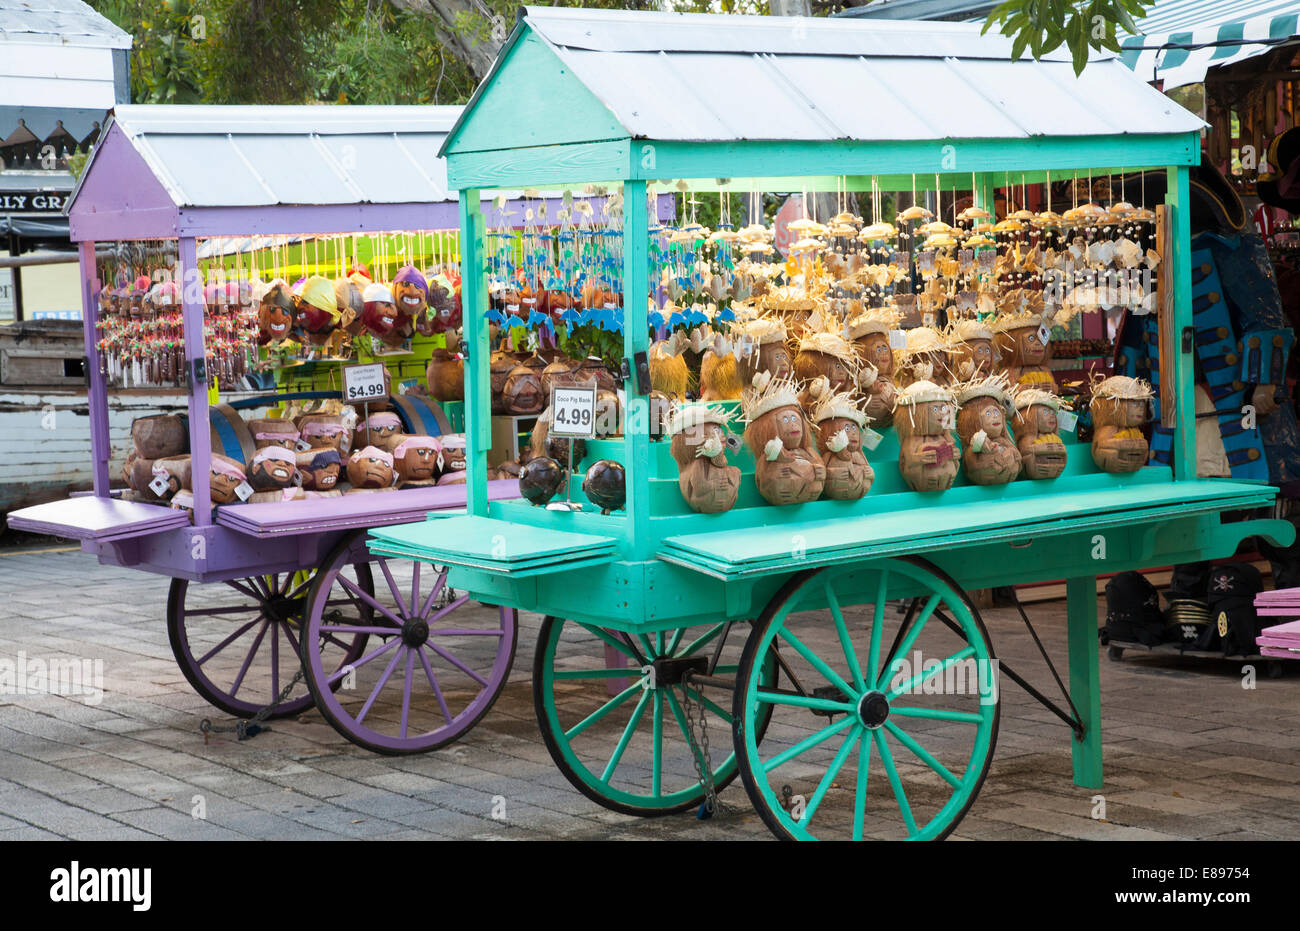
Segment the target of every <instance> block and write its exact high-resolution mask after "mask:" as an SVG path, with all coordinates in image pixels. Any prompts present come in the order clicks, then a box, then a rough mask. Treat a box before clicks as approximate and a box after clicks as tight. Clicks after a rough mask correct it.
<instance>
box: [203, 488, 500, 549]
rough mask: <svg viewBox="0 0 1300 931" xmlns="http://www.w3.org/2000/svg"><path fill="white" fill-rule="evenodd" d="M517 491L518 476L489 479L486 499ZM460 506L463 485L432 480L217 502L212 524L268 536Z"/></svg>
mask: <svg viewBox="0 0 1300 931" xmlns="http://www.w3.org/2000/svg"><path fill="white" fill-rule="evenodd" d="M518 497H519V481H518V479H506V480H502V481H491V482H488V498H489V499H491V500H494V501H495V500H499V499H503V498H518ZM464 506H465V486H464V485H435V486H432V487H428V488H400V489H398V490H396V491H380V492H375V493H374V494H362V495H344V496H343V497H341V498H317V499H314V500H311V501H284V502H266V503H263V504H231V505H226V506H225V507H220V508H217V525H218V526H221V527H229V528H231V529H232V530H238V531H240V532H241V533H245V534H248V535H249V536H252V537H257V538H259V539H273V538H278V537H285V536H292V535H296V534H303V533H312V532H318V531H327V530H365V529H369V528H371V527H387V526H389V525H391V524H409V523H412V522H414V521H422V520H424V518H425V516H426V515H427V514H428V513H429V512H430V511H443V510H447V509H450V508H463V507H464Z"/></svg>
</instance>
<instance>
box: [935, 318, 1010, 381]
mask: <svg viewBox="0 0 1300 931" xmlns="http://www.w3.org/2000/svg"><path fill="white" fill-rule="evenodd" d="M944 336H945V337H947V340H946V342H947V344H948V371H950V372H951V373H952V377H953V378H954V379H956V380H957V381H959V382H974V381H978V380H981V379H984V378H988V377H989V376H990V375H992V374H993V366H994V364H995V363H996V362H997V359H998V354H997V349H996V348H995V347H994V345H993V328H992V327H990V326H989V325H988V324H987V323H985V322H983V321H981V320H976V319H974V318H971V317H965V318H962V319H960V320H954V321H953V322H952V323H951V324H950V325H949V327H948V329H947V330H946V331H945V333H944Z"/></svg>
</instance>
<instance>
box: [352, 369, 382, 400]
mask: <svg viewBox="0 0 1300 931" xmlns="http://www.w3.org/2000/svg"><path fill="white" fill-rule="evenodd" d="M387 396H388V388H387V386H386V385H385V384H384V365H383V363H382V362H373V363H371V364H369V365H349V366H347V367H346V368H344V369H343V400H345V401H376V400H378V399H379V398H383V397H387Z"/></svg>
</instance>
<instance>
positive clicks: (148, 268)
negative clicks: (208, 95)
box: [51, 106, 509, 568]
mask: <svg viewBox="0 0 1300 931" xmlns="http://www.w3.org/2000/svg"><path fill="white" fill-rule="evenodd" d="M458 113H459V111H458V109H457V108H439V107H378V108H359V107H338V108H333V107H301V108H297V107H217V108H212V107H132V106H124V107H120V108H118V110H117V112H116V113H115V114H114V116H113V119H112V121H111V122H110V124H109V127H108V129H107V130H106V132H105V136H104V140H103V142H102V144H101V145H100V146H99V147H97V149H96V150H95V153H94V156H93V158H92V159H91V161H90V163H89V164H88V166H87V168H86V171H85V172H84V173H83V175H82V177H81V179H80V181H79V183H78V185H77V188H76V190H75V191H74V193H73V196H72V199H71V202H70V205H69V208H68V216H69V224H70V229H71V231H72V238H73V239H74V240H75V241H77V242H79V243H80V248H81V263H82V275H83V282H84V291H83V311H84V321H83V324H84V334H83V335H84V338H85V341H86V346H87V354H88V365H87V372H88V379H89V383H90V387H89V391H90V408H91V437H92V455H93V460H94V487H95V498H96V499H101V500H102V499H109V498H110V497H111V495H110V491H109V474H108V462H109V457H110V450H109V446H108V432H107V416H106V393H107V392H108V391H109V390H112V389H113V387H114V386H121V385H123V384H126V385H130V386H133V387H134V386H137V385H145V386H148V385H160V386H161V385H173V386H176V385H178V386H181V387H182V388H183V389H184V390H187V392H188V422H189V424H190V428H189V429H188V434H189V436H188V438H186V439H184V440H182V441H181V442H180V443H179V449H178V450H172V452H177V451H184V452H187V453H188V456H189V459H188V460H187V468H186V470H185V471H186V480H187V481H186V484H185V490H186V491H192V494H193V501H194V502H195V504H196V505H197V506H195V507H194V509H193V515H192V518H191V517H189V516H187V515H186V512H184V511H173V512H171V514H169V515H168V516H167V519H166V520H165V521H163V522H164V523H168V524H170V523H171V522H172V520H173V517H174V518H175V519H180V520H184V521H186V522H188V520H190V519H192V520H193V522H194V523H195V524H196V525H198V526H207V525H211V524H213V522H214V520H215V521H216V522H217V523H218V524H220V523H222V522H223V520H225V522H230V521H236V522H237V519H236V518H235V517H233V516H230V515H227V516H226V518H224V519H223V518H222V517H221V516H220V515H214V512H213V510H212V508H211V507H207V506H204V505H203V502H208V501H209V500H211V501H212V502H213V503H221V499H220V498H215V499H214V498H210V494H209V492H210V489H209V478H210V469H209V466H210V465H212V464H213V461H214V459H213V457H214V453H216V452H220V453H222V454H226V455H227V457H229V458H234V459H236V460H238V465H239V467H240V468H247V467H250V462H251V458H252V457H253V455H254V452H260V450H261V449H262V447H263V446H265V445H267V444H266V443H264V442H263V441H262V439H261V438H260V437H258V436H255V435H254V434H253V433H251V432H250V428H248V426H247V425H246V424H245V423H244V422H243V420H242V418H241V417H240V415H239V414H238V413H236V412H235V411H230V410H227V409H228V408H229V407H230V405H226V404H222V403H221V402H222V400H223V398H222V393H223V392H227V391H229V390H231V389H232V387H233V386H234V385H235V383H236V382H237V381H238V380H239V377H240V375H241V374H242V373H244V372H252V371H253V370H254V369H266V370H269V371H272V372H274V371H275V370H276V369H277V368H278V367H279V366H280V365H281V364H282V363H284V362H286V360H285V359H283V358H281V357H279V356H277V354H276V350H277V348H278V347H283V346H285V345H288V344H289V342H290V340H289V339H287V338H286V339H283V340H282V337H283V336H285V335H287V334H289V333H292V334H293V335H294V336H296V337H297V338H298V339H299V340H301V343H302V346H303V348H304V350H305V351H306V352H307V353H308V354H312V353H314V354H316V355H318V356H320V357H322V358H335V359H336V360H338V361H341V360H342V359H343V358H344V357H345V356H344V355H343V354H338V353H334V354H333V355H331V352H332V347H337V345H338V338H339V337H342V336H343V335H344V334H343V330H344V327H343V326H341V325H340V319H339V317H340V313H341V312H345V308H344V307H343V306H342V304H339V305H338V306H335V304H334V301H333V299H331V300H330V301H329V302H328V307H326V309H325V311H323V312H322V314H320V315H308V316H302V315H301V314H300V313H298V312H300V311H302V310H303V309H304V305H303V304H302V303H301V302H299V303H297V304H295V303H294V302H295V301H297V300H298V295H297V294H295V295H293V296H290V295H289V293H288V292H289V288H290V285H291V283H292V282H293V281H294V280H295V279H297V280H298V283H299V285H301V284H302V283H303V280H304V279H306V280H308V281H310V280H313V279H312V278H311V277H308V276H314V278H315V279H318V280H322V281H324V282H326V283H328V284H330V285H331V286H332V285H334V284H335V283H338V284H343V285H346V284H348V283H349V281H351V282H352V287H351V291H352V292H354V293H353V295H352V299H353V300H354V302H355V303H356V304H357V308H356V309H357V310H358V312H360V302H359V301H358V300H356V299H357V298H358V297H359V296H360V293H361V291H362V290H363V289H364V288H365V287H366V285H367V282H368V280H369V275H370V274H372V273H374V274H375V276H376V277H375V281H376V282H378V281H379V280H380V274H381V273H383V274H382V276H383V278H387V279H389V280H395V279H396V278H397V277H399V276H396V275H394V273H395V272H396V271H397V270H398V268H399V266H409V265H412V264H413V263H418V264H421V265H422V266H424V267H423V268H421V270H420V273H419V277H420V281H419V282H418V285H419V287H420V290H421V291H422V292H427V288H428V282H427V281H426V280H425V278H424V275H425V274H426V271H427V272H428V274H430V275H432V274H433V273H434V272H437V273H438V275H440V276H444V277H443V278H431V279H430V280H433V281H439V280H441V281H443V282H444V284H445V285H446V294H445V295H444V296H446V297H447V298H448V303H449V306H450V304H451V303H452V298H455V300H458V295H456V294H454V292H455V291H456V290H457V288H456V285H458V280H459V276H458V273H457V272H456V265H457V260H458V255H457V250H458V248H459V247H458V243H457V239H458V236H457V233H456V227H457V225H458V223H457V216H456V214H457V207H456V205H455V203H454V202H452V201H450V200H449V199H448V198H449V196H450V195H449V194H448V190H447V186H446V178H445V171H444V169H443V167H442V162H441V161H440V160H439V159H438V158H437V157H436V152H437V149H438V147H439V145H440V144H441V142H442V139H443V138H444V136H445V133H446V131H447V130H448V129H449V128H450V126H451V125H452V124H453V122H454V120H455V118H456V116H457V115H458ZM502 206H506V205H505V203H504V202H503V204H502ZM97 245H98V247H99V251H100V254H99V256H97V254H96V252H97ZM105 253H107V254H109V255H110V256H113V257H114V258H112V259H110V260H108V261H107V262H106V261H105V259H104V258H103V256H104V254H105ZM201 255H202V256H203V257H204V258H202V259H201V258H200V256H201ZM431 266H436V267H431ZM124 269H125V274H126V277H127V279H129V280H125V281H123V280H109V279H110V276H117V279H120V278H121V276H122V275H123V274H124ZM358 272H360V273H362V274H360V275H359V276H358V275H357V274H355V273H358ZM137 273H139V274H142V275H143V276H144V277H146V279H147V280H144V281H141V280H140V279H139V278H138V277H135V276H136V274H137ZM149 276H152V277H149ZM344 276H347V277H344ZM277 277H278V278H282V279H286V280H285V281H284V282H283V284H282V288H283V291H284V292H285V294H284V300H283V307H282V308H281V311H284V308H294V307H296V308H297V310H296V311H292V310H290V311H284V312H285V315H286V317H289V316H290V315H291V314H297V315H296V316H293V319H292V322H286V324H283V325H280V326H278V327H276V326H274V325H273V326H272V327H270V328H268V327H266V326H264V325H262V323H260V322H259V321H260V320H261V317H262V312H261V311H259V309H258V304H257V302H258V300H259V299H260V300H261V301H262V308H263V310H265V309H266V307H267V306H268V304H269V303H270V301H269V299H268V298H267V296H266V292H267V291H268V289H269V290H270V291H271V292H272V296H274V291H275V289H274V288H273V287H270V284H269V282H268V281H267V280H266V279H272V280H274V279H276V278H277ZM412 281H414V278H412ZM384 287H385V288H386V287H387V286H386V285H385V286H384ZM169 289H170V290H169ZM257 290H260V291H261V292H263V293H256V291H257ZM346 290H347V289H345V290H343V291H338V293H339V294H345V293H346ZM334 293H335V291H334V290H331V294H332V295H333V294H334ZM342 300H344V301H346V300H347V299H346V298H343V299H342ZM393 300H394V298H393V297H392V294H391V293H389V294H388V295H387V301H388V302H389V303H388V304H384V305H382V306H387V307H389V308H390V309H391V307H392V302H393ZM141 305H144V308H145V309H144V312H143V313H142V312H141ZM173 309H174V310H179V313H172V312H171V311H172V310H173ZM421 309H422V310H423V309H424V304H423V303H422V304H421ZM163 311H166V312H163ZM314 316H320V317H321V320H322V321H323V323H322V325H321V327H320V330H319V332H320V334H321V340H320V342H319V345H317V344H316V340H315V339H314V338H312V337H314V333H313V332H308V331H311V330H314V327H313V325H312V323H311V322H310V321H311V320H312V319H314ZM433 319H434V315H430V320H431V321H432V320H433ZM304 320H307V321H309V322H307V323H306V324H304V322H303V321H304ZM422 320H423V318H422ZM304 325H305V326H306V328H307V330H306V331H304V330H303V329H302V327H303V326H304ZM445 329H446V327H445V326H443V327H441V328H440V332H441V331H443V330H445ZM358 332H361V333H362V335H363V336H364V335H365V334H364V332H363V331H360V330H359V328H358ZM117 336H122V337H123V339H124V340H125V341H126V342H125V343H124V344H123V345H125V346H126V348H123V346H122V345H118V344H116V343H113V344H112V345H107V344H108V343H111V342H112V340H111V339H110V337H114V338H115V337H117ZM327 336H329V337H331V338H333V340H334V341H333V342H330V341H329V340H327V339H326V337H327ZM142 345H143V346H145V347H147V348H148V350H149V351H151V352H152V353H153V355H151V356H149V357H148V358H147V359H145V360H143V362H142V360H141V359H140V357H139V354H140V351H141V350H140V347H141V346H142ZM131 347H134V348H131ZM131 352H134V353H135V357H134V359H131V358H129V353H131ZM296 361H297V360H294V359H289V360H287V362H288V364H294V362H296ZM335 368H336V369H337V366H335ZM334 382H335V388H334V390H335V392H336V393H337V392H338V389H339V386H338V381H337V378H335V379H334ZM170 390H174V388H172V389H170ZM392 394H393V397H392V398H391V400H392V403H393V405H394V406H395V407H396V408H397V410H398V411H399V412H401V413H402V414H403V417H404V420H403V422H402V424H401V427H402V431H403V433H405V434H420V435H436V434H439V433H450V432H452V426H451V425H450V424H449V423H448V422H447V419H446V417H445V416H444V415H443V413H442V411H441V409H440V407H439V405H437V404H436V403H431V402H430V401H429V399H427V398H423V397H418V396H412V397H410V398H409V399H407V398H404V397H398V396H397V391H395V390H394V391H393V392H392ZM279 400H280V399H279V398H277V397H276V396H275V395H267V396H266V397H265V398H264V399H263V400H262V401H261V402H260V404H259V406H260V407H265V406H267V405H275V404H277V403H278V402H279ZM383 400H384V401H387V400H389V398H388V397H387V393H385V398H384V399H383ZM240 404H241V402H238V401H237V402H236V406H239V405H240ZM377 406H378V405H377ZM210 408H211V411H212V414H211V423H212V429H211V431H209V429H207V425H208V424H209V421H210V411H209V409H210ZM219 410H225V414H218V413H217V412H218V411H219ZM367 410H369V409H368V408H367ZM272 416H274V415H272ZM363 419H364V418H363ZM258 423H261V424H263V425H264V424H265V423H266V422H265V421H259V422H258ZM197 425H202V427H201V428H200V427H198V426H197ZM334 432H338V431H337V430H335V431H334ZM365 435H366V436H367V437H369V434H368V433H367V434H365ZM302 442H304V443H305V442H306V440H303V441H302ZM214 443H220V444H221V445H220V446H219V447H217V448H216V449H214ZM272 445H275V444H272ZM137 448H138V444H137ZM298 451H299V452H300V451H301V447H299V450H298ZM292 452H293V450H291V453H290V454H291V455H292ZM344 453H345V455H346V450H344ZM150 458H152V457H150ZM216 458H217V459H218V460H220V459H221V458H222V457H221V456H217V457H216ZM345 463H346V460H345ZM191 481H192V486H193V487H192V489H191V488H190V482H191ZM390 484H391V483H390ZM505 484H509V483H505ZM227 490H228V489H227ZM289 490H290V491H292V490H293V489H289ZM174 491H175V489H174V488H172V489H170V491H168V492H165V493H163V494H160V495H159V496H157V497H150V496H149V494H148V493H147V492H146V493H145V494H144V498H143V500H144V501H145V502H147V503H148V507H156V505H158V504H166V503H167V501H168V498H167V497H165V495H169V494H170V493H171V492H174ZM298 491H299V492H301V488H298ZM502 493H505V492H504V491H503V492H502ZM128 494H129V493H128ZM403 494H406V498H410V499H411V500H410V501H409V502H407V501H406V498H404V497H403ZM428 494H429V492H428V490H427V489H426V490H425V492H424V496H425V497H426V498H427V497H428ZM412 495H414V496H415V497H419V495H416V494H415V493H414V492H410V493H399V494H397V495H395V496H393V497H391V498H385V499H384V500H385V501H389V502H390V503H391V504H392V505H393V506H394V514H395V515H396V517H395V519H409V517H410V516H416V515H418V514H422V513H424V512H425V511H426V510H428V509H429V507H430V502H429V501H427V500H423V499H421V500H420V501H416V500H415V497H412ZM139 500H140V499H137V500H136V501H132V502H130V504H131V505H132V506H133V510H134V512H135V513H136V516H137V517H139V515H140V513H141V512H140V505H139V503H138V502H139ZM240 500H242V498H241V499H240ZM254 500H261V499H260V498H255V499H254ZM359 500H360V499H354V502H353V503H354V504H355V502H356V501H359ZM112 503H114V504H116V503H117V502H112ZM120 503H121V504H123V505H126V504H127V502H120ZM233 503H234V504H235V505H237V506H238V507H237V508H236V509H238V508H239V507H253V508H256V507H258V505H240V504H239V501H238V500H236V501H234V502H233ZM406 503H409V504H410V505H411V508H409V509H406V510H404V509H403V507H402V505H404V504H406ZM56 504H57V505H60V506H67V507H68V508H75V506H76V504H77V502H76V501H75V500H70V501H67V502H56ZM299 506H301V507H302V508H303V510H302V511H301V512H300V513H298V514H297V515H296V516H293V519H291V520H289V523H290V524H292V525H294V526H295V527H299V526H307V525H310V524H311V523H312V520H311V518H312V515H313V514H315V512H316V511H318V510H319V509H321V508H325V509H326V510H329V509H330V508H334V509H335V510H337V509H339V508H340V507H341V506H342V502H339V501H316V502H307V503H300V505H299ZM277 507H278V505H277ZM146 509H147V508H146ZM345 509H346V508H345ZM227 510H229V508H227ZM351 510H352V511H357V510H358V508H357V507H351ZM361 510H365V509H361ZM370 510H372V511H373V510H374V507H373V505H372V506H371V508H370ZM381 510H382V509H381ZM309 512H310V513H309ZM251 513H253V512H248V513H247V514H246V515H245V516H248V514H251ZM259 513H260V512H259ZM316 516H318V517H319V515H316ZM376 516H379V517H380V519H381V520H382V519H383V515H381V514H380V513H379V512H376V514H373V515H372V516H371V517H370V518H368V520H369V521H370V523H372V524H373V522H374V518H375V517H376ZM389 516H392V515H389ZM51 519H52V520H56V521H57V520H58V519H59V518H58V516H57V515H55V516H54V517H53V518H51ZM95 519H96V520H100V519H103V515H99V516H98V517H96V518H95ZM349 519H350V520H356V519H359V516H358V515H355V514H354V515H353V517H352V518H349ZM67 520H68V523H69V525H70V526H72V527H73V529H74V530H75V529H76V528H75V525H76V523H77V517H76V515H74V514H72V513H71V511H69V515H68V517H67ZM159 520H162V517H161V516H153V517H150V521H153V522H155V523H156V522H157V521H159ZM148 522H149V521H146V523H148ZM328 523H329V522H328V521H324V522H321V523H320V524H319V526H325V525H326V524H328ZM262 530H265V528H261V529H259V530H258V532H262ZM101 531H102V528H100V531H97V532H101ZM267 532H269V531H267ZM70 535H74V536H79V535H84V534H79V533H72V534H70ZM172 568H175V567H172Z"/></svg>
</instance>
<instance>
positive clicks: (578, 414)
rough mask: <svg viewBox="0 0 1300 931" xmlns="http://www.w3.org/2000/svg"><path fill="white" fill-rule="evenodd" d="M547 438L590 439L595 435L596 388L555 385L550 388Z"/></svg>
mask: <svg viewBox="0 0 1300 931" xmlns="http://www.w3.org/2000/svg"><path fill="white" fill-rule="evenodd" d="M547 435H548V436H565V437H569V436H571V437H583V438H591V437H594V436H595V435H596V386H595V385H594V384H593V385H590V386H579V387H574V386H571V385H565V386H560V385H555V386H554V387H552V388H551V428H550V431H549V432H548V434H547Z"/></svg>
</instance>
